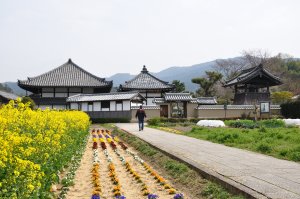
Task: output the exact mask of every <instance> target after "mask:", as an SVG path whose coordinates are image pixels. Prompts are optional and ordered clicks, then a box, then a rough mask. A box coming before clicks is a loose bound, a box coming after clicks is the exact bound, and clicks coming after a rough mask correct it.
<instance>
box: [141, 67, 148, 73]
mask: <svg viewBox="0 0 300 199" xmlns="http://www.w3.org/2000/svg"><path fill="white" fill-rule="evenodd" d="M142 73H148V70H147V68H146V66H145V65H144V66H143V70H142Z"/></svg>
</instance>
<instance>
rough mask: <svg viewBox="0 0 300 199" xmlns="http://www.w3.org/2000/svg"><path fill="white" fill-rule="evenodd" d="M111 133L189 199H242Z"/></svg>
mask: <svg viewBox="0 0 300 199" xmlns="http://www.w3.org/2000/svg"><path fill="white" fill-rule="evenodd" d="M103 126H105V127H106V128H110V129H111V128H112V126H111V125H109V124H104V125H103ZM113 133H114V134H115V135H117V136H118V137H120V138H121V139H122V140H124V141H125V142H126V143H128V144H129V145H130V146H132V147H133V148H135V149H136V150H137V151H139V152H140V153H141V154H140V155H141V157H142V158H143V159H145V160H146V161H147V162H149V163H150V164H151V165H152V166H153V167H154V168H155V169H156V170H158V171H160V172H162V173H163V174H164V176H166V177H167V178H168V179H172V180H173V183H174V185H176V187H179V188H180V189H181V190H183V191H185V192H186V193H189V195H190V198H195V199H196V198H219V199H225V198H228V199H241V198H243V197H241V196H234V195H232V194H230V193H229V192H227V191H226V190H225V189H224V188H223V187H221V186H220V185H218V184H216V183H213V182H210V181H207V180H205V179H203V178H202V177H201V176H200V174H199V173H198V172H196V171H195V170H193V169H191V168H190V167H188V166H187V165H186V164H184V163H181V162H179V161H177V160H175V159H172V158H170V157H169V156H167V155H165V154H164V153H162V152H161V151H159V150H157V149H155V148H153V147H152V146H150V145H149V144H148V143H146V142H144V141H142V140H141V139H139V138H137V137H135V136H133V135H130V134H128V133H125V132H123V131H121V130H120V129H117V128H114V131H113Z"/></svg>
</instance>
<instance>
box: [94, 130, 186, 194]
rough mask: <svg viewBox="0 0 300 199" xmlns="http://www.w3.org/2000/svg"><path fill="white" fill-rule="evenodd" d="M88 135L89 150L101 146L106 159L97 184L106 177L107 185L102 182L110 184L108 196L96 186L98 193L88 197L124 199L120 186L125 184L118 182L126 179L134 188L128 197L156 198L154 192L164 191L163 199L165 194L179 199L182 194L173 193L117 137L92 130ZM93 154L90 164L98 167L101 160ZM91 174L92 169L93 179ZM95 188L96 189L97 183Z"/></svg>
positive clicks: (102, 131) (165, 182)
mask: <svg viewBox="0 0 300 199" xmlns="http://www.w3.org/2000/svg"><path fill="white" fill-rule="evenodd" d="M92 135H93V148H95V149H94V150H96V148H100V147H101V149H102V151H103V154H104V156H102V157H103V158H105V159H106V160H107V164H108V171H107V172H108V174H107V175H106V174H105V175H103V174H102V175H100V176H99V178H100V179H102V180H101V181H105V180H107V179H104V178H109V179H110V180H109V181H110V182H109V181H106V182H109V183H111V184H112V190H111V192H110V193H106V194H105V195H101V194H102V193H101V189H102V187H99V189H97V191H99V192H96V194H95V190H94V192H93V194H92V199H94V198H95V199H98V198H102V196H103V197H104V198H105V197H109V196H110V194H111V195H112V196H113V197H115V198H119V199H121V198H122V199H125V198H126V197H125V193H128V192H126V190H124V187H126V185H124V184H122V182H124V181H127V182H128V179H130V181H131V182H134V184H135V185H134V186H135V188H134V189H135V190H136V191H137V192H135V193H131V194H134V195H135V196H138V195H139V196H140V197H139V198H142V196H144V198H145V199H146V198H148V199H156V198H158V197H159V194H158V193H157V192H160V193H161V192H165V194H164V195H163V198H166V196H167V195H168V194H169V196H170V197H167V198H169V199H171V198H174V199H181V198H183V194H181V193H177V191H176V189H174V188H173V187H172V186H171V185H170V184H169V183H167V181H166V180H165V179H164V178H163V177H162V176H160V175H159V174H158V173H157V172H156V171H155V170H154V169H153V168H152V167H151V166H150V165H148V164H146V163H145V161H144V160H142V159H141V158H140V157H139V156H138V155H137V154H135V153H134V152H132V151H131V150H129V148H128V146H127V145H126V144H125V143H124V142H122V141H120V140H119V138H118V137H116V136H114V135H112V134H111V132H110V131H107V130H103V129H102V130H100V129H98V130H93V133H92ZM98 146H99V147H98ZM108 147H109V148H108ZM119 149H121V150H119ZM112 152H113V153H112ZM93 154H94V156H93V157H94V165H95V164H96V165H98V164H100V162H101V163H102V160H99V161H96V160H98V155H96V154H97V153H95V152H94V153H93ZM125 156H126V157H125ZM96 157H97V158H96ZM113 157H114V159H113ZM115 159H119V161H120V162H119V163H116V162H114V160H115ZM134 161H137V162H138V163H139V164H134ZM137 165H140V166H138V167H140V168H137ZM101 167H102V166H101ZM121 168H122V169H121ZM97 169H98V168H97ZM121 170H122V171H124V172H125V173H127V174H126V178H128V179H126V180H125V179H124V177H125V176H124V173H119V172H120V171H121ZM145 171H146V172H145ZM94 173H96V172H95V171H94V170H93V176H94ZM119 174H121V175H119ZM141 174H142V175H141ZM95 175H96V174H95ZM96 176H98V175H96ZM92 181H93V182H94V181H95V178H94V177H93V178H92ZM99 181H100V180H99ZM149 183H151V186H149ZM96 185H99V186H100V182H99V183H98V184H96ZM109 187H111V186H109ZM127 187H128V186H127ZM158 187H161V188H158ZM127 189H128V188H127ZM164 190H165V191H164ZM127 191H128V190H127ZM131 191H132V190H131ZM138 192H139V193H138ZM128 197H129V196H128Z"/></svg>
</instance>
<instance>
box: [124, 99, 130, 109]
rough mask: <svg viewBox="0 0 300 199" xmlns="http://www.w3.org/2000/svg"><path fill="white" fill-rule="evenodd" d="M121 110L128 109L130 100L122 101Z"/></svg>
mask: <svg viewBox="0 0 300 199" xmlns="http://www.w3.org/2000/svg"><path fill="white" fill-rule="evenodd" d="M123 110H124V111H129V110H130V101H129V100H126V101H123Z"/></svg>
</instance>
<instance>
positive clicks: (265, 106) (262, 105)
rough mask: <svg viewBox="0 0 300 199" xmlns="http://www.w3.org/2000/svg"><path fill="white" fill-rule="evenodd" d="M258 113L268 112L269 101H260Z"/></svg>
mask: <svg viewBox="0 0 300 199" xmlns="http://www.w3.org/2000/svg"><path fill="white" fill-rule="evenodd" d="M260 113H270V102H260Z"/></svg>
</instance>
